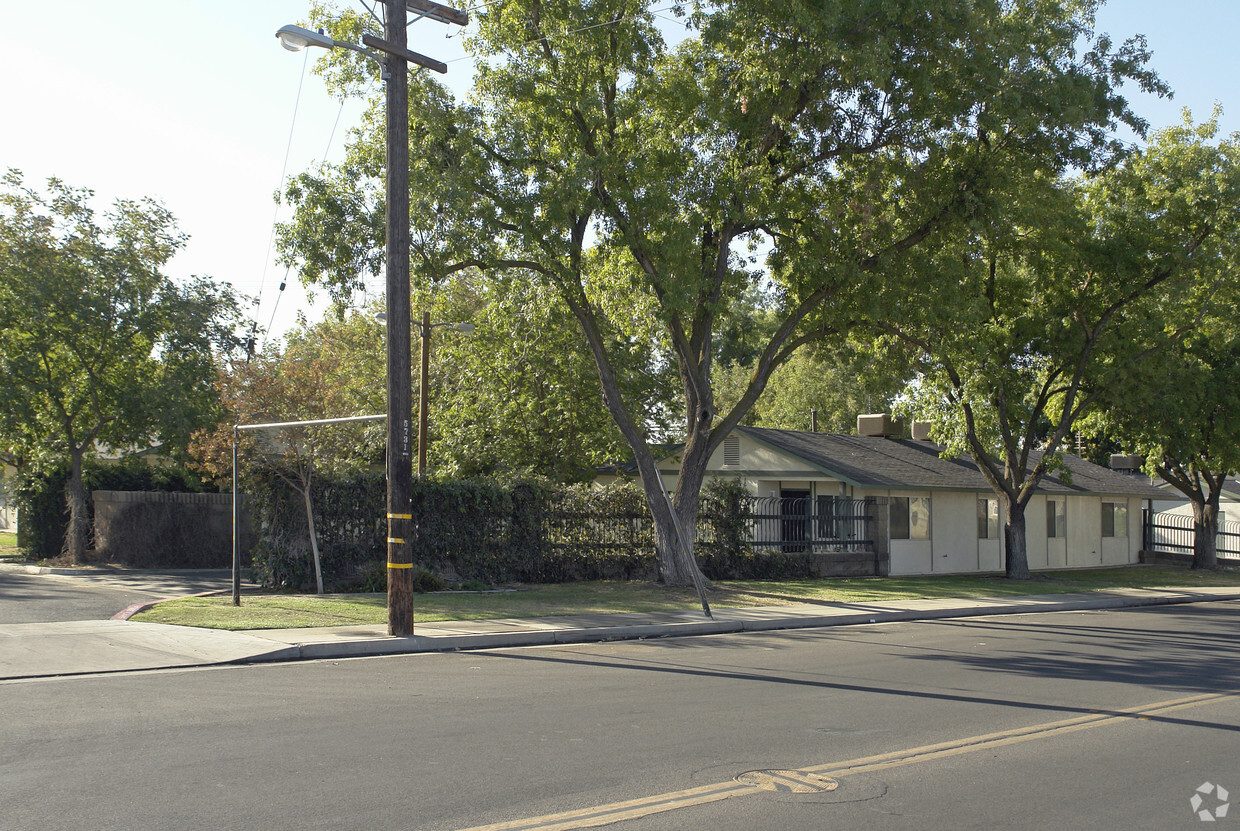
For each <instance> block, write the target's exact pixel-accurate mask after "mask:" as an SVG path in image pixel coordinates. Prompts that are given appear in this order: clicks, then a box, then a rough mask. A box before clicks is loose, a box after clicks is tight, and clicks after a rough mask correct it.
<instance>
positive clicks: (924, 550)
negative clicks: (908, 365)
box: [598, 435, 1240, 575]
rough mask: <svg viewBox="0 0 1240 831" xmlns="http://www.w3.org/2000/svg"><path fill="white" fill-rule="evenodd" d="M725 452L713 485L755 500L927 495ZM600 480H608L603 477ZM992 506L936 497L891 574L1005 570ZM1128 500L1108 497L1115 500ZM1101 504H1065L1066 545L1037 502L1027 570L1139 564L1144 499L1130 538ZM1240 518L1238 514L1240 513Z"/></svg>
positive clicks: (669, 481) (745, 441)
mask: <svg viewBox="0 0 1240 831" xmlns="http://www.w3.org/2000/svg"><path fill="white" fill-rule="evenodd" d="M723 462H724V446H723V445H721V446H720V447H719V448H718V449H716V451H715V453H714V454H713V455H712V456H711V461H710V466H709V469H708V474H707V476H708V478H710V477H723V478H739V479H740V480H741V481H742V483H743V484H744V486H745V487H746V489H747V490H748V491H749V492H750V493H751V494H753V495H754V496H759V497H770V496H776V497H779V496H781V495H782V494H783V493H784V492H785V491H787V490H807V491H809V492H810V494H811V496H812V497H818V496H822V495H831V496H838V495H844V496H855V497H866V496H884V497H892V496H910V497H911V496H925V495H926V493H927V492H926V491H916V490H887V489H873V490H868V489H861V488H857V489H853V488H851V487H849V486H847V485H846V484H845V483H842V482H840V481H839V480H835V479H830V478H828V477H827V475H826V474H825V473H824V472H822V471H820V470H817V469H816V468H813V467H811V466H810V465H808V464H806V463H804V462H802V461H801V460H799V459H795V458H793V457H791V456H786V455H784V454H783V453H781V452H780V451H778V450H774V449H772V448H769V447H767V446H765V445H762V444H759V443H758V442H755V441H753V440H752V439H750V438H749V437H748V436H743V435H742V436H740V446H739V460H738V464H734V465H725V464H724V463H723ZM678 466H679V459H678V458H669V459H665V460H663V461H662V462H661V463H660V465H659V467H660V469H661V470H662V471H663V481H664V483H665V486H666V487H667V488H669V489H672V488H675V486H676V483H677V478H678V477H677V468H678ZM598 481H600V482H601V481H603V479H602V478H600V480H598ZM979 498H990V499H993V498H994V495H993V494H992V493H991V492H990V491H935V492H933V493H931V494H930V537H931V538H930V539H929V540H891V543H890V553H891V559H890V564H891V565H890V573H891V574H892V575H913V574H967V573H975V572H997V571H1002V570H1003V569H1004V556H1003V541H1002V539H993V540H987V539H978V536H977V500H978V499H979ZM1117 499H1122V497H1116V498H1108V500H1107V501H1115V500H1117ZM1102 501H1103V500H1102V497H1098V496H1068V497H1067V498H1066V499H1065V509H1066V510H1065V513H1066V517H1067V519H1066V534H1067V536H1066V538H1054V539H1052V538H1048V537H1047V534H1046V497H1045V496H1044V495H1042V494H1038V495H1036V496H1034V498H1033V499H1032V500H1031V501H1030V503H1029V506H1028V507H1027V508H1026V513H1025V531H1026V550H1027V552H1028V557H1029V567H1030V568H1031V569H1034V570H1042V569H1048V568H1049V569H1054V568H1088V567H1091V566H1094V567H1096V566H1101V565H1118V564H1126V563H1135V562H1137V561H1138V552H1139V550H1140V546H1141V507H1142V500H1141V499H1140V498H1136V497H1133V498H1129V499H1127V503H1128V536H1127V537H1115V538H1108V539H1106V540H1103V538H1102V529H1101V517H1102ZM1238 515H1240V512H1238Z"/></svg>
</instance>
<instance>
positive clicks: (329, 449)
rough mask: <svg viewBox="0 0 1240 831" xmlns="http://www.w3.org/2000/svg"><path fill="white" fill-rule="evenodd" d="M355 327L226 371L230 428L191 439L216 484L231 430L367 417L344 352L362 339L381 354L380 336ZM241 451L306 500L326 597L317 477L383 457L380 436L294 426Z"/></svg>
mask: <svg viewBox="0 0 1240 831" xmlns="http://www.w3.org/2000/svg"><path fill="white" fill-rule="evenodd" d="M355 324H356V325H355V326H353V327H339V326H336V327H333V326H331V325H325V324H319V325H317V326H314V327H307V326H304V325H303V328H302V329H301V330H299V331H297V332H294V333H292V334H291V335H290V336H289V341H288V344H287V345H286V346H283V347H282V346H281V345H280V344H279V343H273V344H270V345H269V346H268V347H267V349H265V350H264V351H263V352H261V353H259V354H257V355H254V356H252V357H251V358H250V359H249V360H245V361H241V360H238V361H235V362H233V363H232V365H231V366H229V367H227V368H226V369H223V370H221V372H220V375H219V379H218V387H219V391H220V398H221V401H222V403H223V406H224V407H225V409H226V410H227V411H228V412H229V413H230V414H231V415H232V423H221V424H220V425H219V426H218V427H216V428H215V429H213V430H210V431H203V432H201V433H199V434H198V435H197V436H195V438H194V443H193V446H192V447H191V452H192V454H193V455H194V456H195V458H196V459H197V460H198V463H199V465H200V466H201V467H202V468H203V469H205V470H206V471H208V472H209V473H210V474H211V475H213V476H214V477H216V478H217V479H224V478H225V477H227V476H228V475H229V474H230V471H231V462H232V459H231V448H232V442H233V438H234V432H233V425H234V424H260V423H285V422H297V421H315V420H322V419H331V418H341V417H346V416H352V415H369V413H364V412H357V411H356V410H355V408H357V407H359V404H361V405H362V407H361V408H362V409H364V408H365V406H364V402H365V401H366V396H365V395H364V394H363V395H362V397H361V398H359V397H357V396H358V395H359V385H358V384H355V383H353V382H352V379H354V378H355V372H356V370H357V369H358V367H357V366H356V365H354V364H352V363H351V362H350V361H349V360H348V357H349V356H350V354H351V352H350V351H349V350H348V349H347V347H348V346H349V345H350V343H351V342H352V341H353V340H355V339H358V338H360V339H361V340H362V341H364V342H368V343H369V344H370V346H371V347H372V351H373V352H374V354H375V355H381V354H382V350H381V341H382V335H381V330H380V329H379V327H377V326H376V325H375V324H374V323H373V321H368V320H364V319H362V318H358V319H357V320H356V321H355ZM238 446H239V451H240V452H243V453H244V454H245V456H246V457H248V458H255V457H257V458H259V459H261V460H262V461H263V463H264V464H265V465H266V466H267V467H268V468H269V469H270V470H271V471H272V472H274V473H275V474H276V475H277V476H278V477H279V478H280V479H281V480H282V481H283V482H284V483H285V484H287V485H288V486H289V487H290V488H292V489H293V490H294V491H295V492H296V493H297V494H298V495H299V496H300V497H301V499H302V503H303V505H304V507H305V512H306V529H307V533H308V536H309V542H310V555H311V558H312V560H313V562H314V574H315V582H316V587H317V591H318V593H319V594H322V593H323V569H322V563H321V556H320V552H319V539H318V533H317V532H316V529H315V519H314V507H313V500H312V496H313V489H314V486H315V481H316V477H317V475H318V473H319V472H320V471H331V472H339V471H342V470H346V469H357V468H359V467H364V466H365V465H366V463H367V461H368V460H369V459H371V458H374V457H376V456H378V457H381V456H382V438H381V436H379V437H376V431H375V430H374V429H373V428H368V427H367V426H366V425H365V424H364V423H344V424H330V425H297V426H290V427H283V428H278V429H273V430H270V431H267V430H264V431H243V432H241V433H240V435H239V436H238Z"/></svg>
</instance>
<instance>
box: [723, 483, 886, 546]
mask: <svg viewBox="0 0 1240 831" xmlns="http://www.w3.org/2000/svg"><path fill="white" fill-rule="evenodd" d="M873 503H874V500H873V499H854V498H851V497H844V496H819V497H816V498H815V497H778V496H771V497H754V498H753V499H752V500H751V502H750V503H749V512H748V517H747V520H748V524H749V528H748V534H747V540H746V542H747V543H748V545H749V546H750V547H751V548H753V549H758V550H761V549H764V548H771V549H776V550H779V551H786V552H798V551H812V552H817V553H823V552H829V551H870V550H872V549H873V547H874V541H873V538H872V536H871V534H870V528H871V524H872V518H871V516H870V514H871V508H872V505H873Z"/></svg>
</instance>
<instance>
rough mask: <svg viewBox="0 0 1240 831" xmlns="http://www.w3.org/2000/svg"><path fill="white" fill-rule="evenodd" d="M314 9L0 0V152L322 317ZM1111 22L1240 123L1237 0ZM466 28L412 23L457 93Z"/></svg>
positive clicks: (1174, 80)
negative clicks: (306, 37)
mask: <svg viewBox="0 0 1240 831" xmlns="http://www.w3.org/2000/svg"><path fill="white" fill-rule="evenodd" d="M469 2H470V4H472V3H474V2H477V0H469ZM337 5H338V6H341V7H345V8H349V7H351V8H355V9H358V10H361V9H362V8H363V6H362V4H361V2H359V0H337ZM456 5H457V7H458V8H466V7H467V6H466V4H465V3H464V2H458V3H457V4H456ZM308 11H309V0H56V2H54V3H53V2H34V0H0V78H2V79H3V83H2V84H0V113H3V119H2V121H0V169H7V168H16V169H18V170H21V171H23V173H24V174H25V178H26V184H27V185H28V186H35V187H38V188H42V186H43V182H44V180H46V178H47V177H49V176H56V177H58V178H60V179H62V180H63V181H65V182H66V183H67V184H69V185H73V186H80V187H88V188H91V189H92V190H94V191H95V194H96V199H97V202H96V207H97V208H98V209H99V210H104V209H106V207H107V206H108V205H109V204H110V203H111V202H112V201H113V200H114V199H117V198H125V199H138V198H141V197H146V196H149V197H153V198H155V199H157V200H159V201H160V202H162V203H163V204H164V205H165V206H166V207H167V208H168V209H169V210H171V211H172V213H173V214H174V215H175V216H176V217H177V220H178V223H179V226H180V229H181V230H182V231H183V232H185V233H186V234H188V235H189V242H188V244H187V245H186V247H185V249H184V250H183V251H182V252H181V253H179V254H178V255H177V256H176V258H175V259H174V260H173V261H172V262H171V263H170V264H169V267H168V269H167V270H168V273H169V274H170V275H171V276H173V277H185V276H188V275H191V274H195V275H210V276H212V277H213V278H215V279H218V280H224V281H228V282H231V283H232V284H233V285H234V286H235V287H236V289H237V291H238V292H239V293H241V294H243V295H246V296H247V297H251V298H256V299H257V303H251V304H247V310H248V313H249V315H250V316H251V317H253V318H255V319H257V321H258V323H259V326H260V327H264V328H265V327H268V326H269V324H270V328H271V331H272V332H273V333H275V334H279V333H282V332H284V331H286V330H287V329H289V328H290V327H292V326H293V325H294V324H295V323H296V318H297V314H298V312H299V311H300V312H302V313H304V314H305V315H306V316H307V317H308V318H309V319H311V320H315V319H318V318H319V317H321V316H322V314H323V311H324V310H325V308H326V307H327V301H326V297H325V296H323V295H321V294H320V295H319V296H318V299H317V302H314V303H311V302H310V301H309V300H308V299H307V294H306V291H305V290H304V289H303V287H302V286H301V284H300V282H299V280H298V279H297V274H296V271H295V270H294V271H293V272H292V273H290V274H289V275H288V280H287V288H286V289H285V291H284V292H282V293H281V292H280V291H279V285H280V283H281V282H282V281H283V278H284V275H285V268H284V267H282V266H279V265H277V264H276V263H275V252H274V250H273V249H272V226H273V222H274V221H275V220H277V219H279V220H286V219H288V218H289V216H290V210H289V208H288V207H287V206H278V205H277V204H276V202H275V200H274V198H273V195H274V194H275V193H276V191H277V190H278V189H279V187H280V183H281V181H282V174H283V175H287V176H292V175H296V174H297V173H300V172H302V171H304V170H306V169H308V168H311V167H314V166H316V165H317V164H318V163H319V162H320V161H321V160H322V159H324V158H326V159H327V161H329V162H332V161H339V160H341V158H342V157H343V151H344V146H345V142H346V140H347V131H348V130H349V129H350V128H352V127H353V126H354V125H355V124H356V123H357V120H358V117H359V114H360V112H361V110H362V104H361V103H360V102H357V101H350V102H346V103H345V105H344V107H343V109H342V107H341V105H340V103H339V102H338V101H336V100H334V99H333V98H332V97H331V95H330V94H329V93H328V92H327V90H326V88H325V87H324V85H323V83H322V81H321V80H320V79H319V78H318V77H317V76H315V75H313V74H312V72H310V71H309V70H310V68H312V67H313V60H314V55H313V52H314V51H317V50H309V51H310V52H311V56H310V65H309V67H307V59H306V57H305V55H306V54H307V53H306V52H302V53H292V52H288V51H286V50H284V49H282V48H280V45H279V41H277V40H276V38H275V36H274V35H275V31H276V29H278V28H279V27H280V26H282V25H283V24H285V23H296V22H299V21H304V20H305V17H306V15H307V13H308ZM1098 29H1099V30H1100V31H1105V32H1109V33H1110V34H1111V35H1112V36H1113V38H1114V39H1115V40H1116V41H1122V40H1124V39H1125V38H1127V37H1128V36H1130V35H1133V34H1138V33H1140V34H1144V35H1146V37H1147V38H1148V40H1149V45H1150V47H1151V48H1152V50H1153V52H1154V57H1153V61H1152V65H1153V67H1154V68H1155V69H1156V70H1157V71H1158V73H1159V74H1160V75H1161V76H1162V77H1163V79H1164V80H1166V81H1167V82H1168V83H1170V85H1171V87H1172V89H1173V90H1175V98H1174V99H1173V100H1172V101H1162V100H1157V99H1150V98H1148V97H1144V96H1140V95H1139V94H1138V93H1137V91H1136V90H1135V89H1134V90H1132V93H1133V97H1134V99H1136V102H1137V104H1136V106H1137V110H1138V112H1140V113H1142V114H1143V115H1144V116H1145V117H1146V118H1147V119H1148V120H1149V121H1150V123H1151V125H1152V126H1153V127H1161V126H1169V125H1172V124H1175V123H1178V122H1179V119H1180V109H1181V108H1182V107H1185V106H1186V107H1189V108H1191V110H1192V111H1193V115H1194V118H1195V119H1196V120H1203V119H1204V118H1206V117H1207V116H1208V115H1209V114H1210V112H1211V110H1212V108H1213V106H1214V104H1215V103H1216V102H1219V103H1221V104H1222V105H1223V107H1224V110H1225V112H1224V116H1223V118H1222V121H1221V124H1222V127H1223V130H1224V132H1228V133H1229V132H1231V131H1235V130H1240V50H1236V49H1235V48H1234V47H1233V43H1232V41H1233V39H1234V36H1235V33H1236V32H1237V31H1240V3H1238V2H1235V0H1180V2H1178V3H1168V2H1167V1H1166V0H1111V2H1110V3H1109V4H1108V5H1107V6H1105V7H1104V8H1103V9H1102V11H1101V12H1100V14H1099V16H1098ZM449 35H451V37H449ZM461 40H462V38H461V31H460V29H459V27H449V26H445V25H442V24H439V23H436V22H433V21H429V20H422V21H419V22H417V23H415V24H413V25H412V26H411V27H410V30H409V46H410V48H411V49H413V50H414V51H417V52H421V53H423V54H426V55H429V56H431V57H434V58H437V59H439V60H442V61H445V62H447V63H448V66H449V69H448V75H447V76H446V79H445V80H446V81H447V82H448V83H449V84H450V86H452V87H453V89H454V91H456V92H457V94H458V95H460V94H463V93H464V92H465V91H466V90H467V89H468V86H469V83H470V74H471V68H470V63H469V61H468V60H466V59H464V49H463V46H462V43H461ZM417 71H424V70H417ZM299 87H300V94H299ZM295 112H296V116H295V118H294V113H295ZM277 298H278V299H277ZM364 299H366V298H363V297H360V296H359V298H358V302H359V303H360V302H362V301H363V300H364ZM372 299H373V298H372Z"/></svg>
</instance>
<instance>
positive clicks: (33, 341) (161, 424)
mask: <svg viewBox="0 0 1240 831" xmlns="http://www.w3.org/2000/svg"><path fill="white" fill-rule="evenodd" d="M91 197H92V194H91V192H90V191H88V190H85V189H81V188H73V187H69V186H67V185H65V184H64V183H62V182H60V181H58V180H56V179H50V180H48V183H47V192H46V193H39V192H37V191H35V190H34V189H32V188H28V187H26V186H25V185H24V184H23V181H22V176H21V174H20V173H19V172H17V171H13V170H10V171H9V172H8V173H7V175H5V177H4V179H3V192H0V388H3V390H4V394H3V395H2V396H0V430H3V432H4V433H5V435H6V437H7V440H6V445H7V447H6V451H8V452H13V453H15V454H17V455H19V456H23V457H26V458H29V457H31V456H33V455H36V454H40V453H51V454H63V455H65V456H67V457H68V459H69V466H70V476H69V481H68V484H67V486H66V491H67V492H66V497H67V499H68V503H69V529H68V533H67V538H66V548H67V551H68V554H69V556H70V557H71V558H72V560H73V562H75V563H76V562H81V560H82V558H83V555H84V553H85V549H86V545H87V540H88V538H89V532H90V527H89V518H88V514H87V506H86V494H85V491H84V489H83V485H82V460H83V458H84V457H85V456H87V455H89V454H92V453H94V452H95V448H96V446H97V445H99V444H107V445H109V446H110V447H112V448H115V449H122V450H123V449H125V448H128V447H131V446H135V445H136V446H139V447H142V448H146V447H148V446H149V445H150V444H151V443H153V442H162V443H163V444H164V445H165V447H168V448H172V447H184V446H185V444H186V443H187V442H188V439H189V436H190V434H191V433H192V432H193V430H195V429H197V428H198V427H200V426H201V425H202V424H203V423H204V422H208V421H209V420H210V419H211V416H212V413H213V407H214V404H215V397H214V391H213V386H212V381H213V378H214V361H215V358H216V356H217V355H218V354H219V353H220V352H221V351H226V350H228V349H230V348H232V346H233V345H234V341H233V331H234V327H235V324H236V321H237V304H236V302H235V299H234V298H233V296H232V294H231V292H229V291H228V290H226V289H225V288H224V287H222V286H220V285H217V284H215V283H213V282H212V281H211V280H210V279H208V278H192V279H188V280H179V281H178V280H172V279H170V278H169V277H168V276H166V275H165V274H164V273H163V268H164V266H165V265H166V264H167V262H168V260H169V259H170V258H171V257H172V255H173V254H175V253H176V251H177V250H178V249H179V248H180V247H181V246H182V245H183V244H184V241H185V238H184V236H182V235H181V234H180V233H179V232H178V231H177V228H176V224H175V222H174V220H173V217H172V215H171V214H170V213H169V212H168V211H167V210H166V209H165V208H164V207H162V206H161V205H159V204H157V203H155V202H152V201H150V200H142V201H140V202H133V201H128V200H119V201H117V202H116V203H115V204H114V205H113V206H112V208H111V209H110V210H109V211H107V212H106V213H105V214H104V216H103V222H102V224H101V223H100V222H99V221H98V220H97V219H96V215H95V212H94V210H93V209H92V208H91V204H90V203H91Z"/></svg>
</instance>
